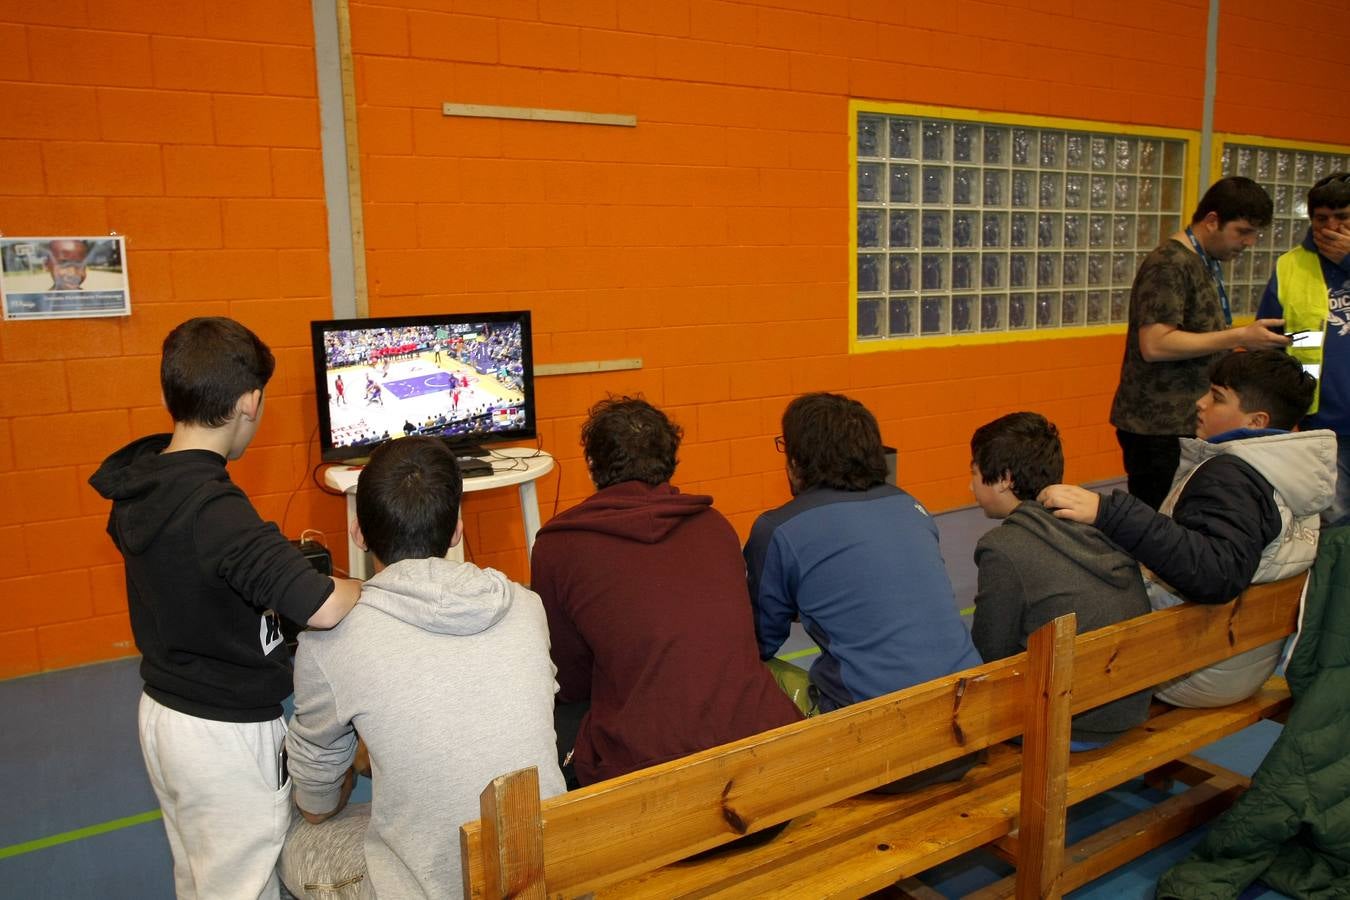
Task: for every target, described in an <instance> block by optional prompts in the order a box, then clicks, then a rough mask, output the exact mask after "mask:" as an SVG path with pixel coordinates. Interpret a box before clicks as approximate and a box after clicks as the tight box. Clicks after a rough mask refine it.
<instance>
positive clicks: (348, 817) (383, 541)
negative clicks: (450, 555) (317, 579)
mask: <svg viewBox="0 0 1350 900" xmlns="http://www.w3.org/2000/svg"><path fill="white" fill-rule="evenodd" d="M462 491H463V482H462V481H461V479H460V474H459V466H458V464H457V463H456V461H455V454H454V452H453V451H452V450H451V449H450V446H449V445H448V444H446V443H445V442H443V441H441V440H440V439H438V438H429V437H408V438H399V439H397V440H394V441H391V442H389V443H387V444H385V445H383V446H381V447H380V448H378V449H377V450H376V451H375V452H374V453H373V454H372V455H371V458H370V463H369V464H368V465H367V466H366V468H365V470H364V471H363V472H362V473H361V478H360V481H359V482H357V492H356V526H355V527H353V534H352V538H353V540H355V541H356V543H357V545H358V546H360V547H361V548H362V549H369V550H370V552H371V553H372V554H373V556H374V557H375V576H374V577H373V578H371V579H370V580H369V581H368V582H366V584H365V587H364V589H363V590H362V595H361V599H362V602H361V604H360V605H358V606H357V608H356V609H355V610H353V612H352V614H351V615H349V616H348V617H347V619H346V620H345V621H344V622H343V623H342V625H341V626H340V627H338V628H335V629H333V630H332V631H329V632H306V633H304V634H302V635H301V636H300V647H299V649H298V651H297V652H296V658H295V715H294V716H293V717H292V719H291V730H290V734H289V735H288V736H287V740H286V746H287V748H288V749H289V750H290V767H291V777H292V778H293V779H294V781H295V802H296V805H297V806H299V807H300V810H301V812H303V813H304V814H305V819H306V820H307V821H305V822H299V823H297V824H296V826H295V827H294V828H293V829H292V831H291V834H290V836H289V837H288V838H287V841H286V849H285V851H284V853H283V855H282V877H283V879H284V881H285V882H286V886H287V887H288V888H289V889H290V890H291V891H292V892H294V893H297V894H299V895H301V896H305V894H304V893H303V891H304V885H305V884H312V883H314V882H322V883H325V884H327V885H330V886H332V885H338V884H342V883H343V882H346V883H347V884H346V887H347V888H348V891H347V892H345V893H339V892H337V891H329V892H325V893H322V896H323V897H325V898H327V897H334V896H359V897H362V898H369V897H376V896H379V897H386V898H397V900H403V898H411V897H427V898H451V897H459V896H461V875H460V858H459V852H458V850H457V849H456V846H455V842H456V839H457V838H456V831H457V830H458V828H459V826H460V825H462V824H463V823H465V822H469V821H473V820H475V819H477V818H478V794H479V792H481V791H482V790H483V788H484V787H486V786H487V784H488V782H489V781H491V780H492V779H493V778H495V777H496V776H498V775H502V774H505V773H507V772H511V771H514V770H516V769H523V768H527V767H529V766H535V767H536V768H537V769H538V770H539V788H540V792H541V794H542V795H543V796H544V797H548V796H552V795H553V794H559V793H562V791H563V778H562V773H561V772H560V771H559V769H558V761H557V756H556V752H555V743H554V735H553V692H554V690H555V682H554V679H553V671H554V670H553V664H552V662H551V661H550V659H549V652H548V625H547V621H546V619H545V617H544V608H543V605H542V604H541V603H540V600H539V597H538V595H537V594H535V593H533V592H532V591H529V590H527V589H526V588H523V587H521V586H520V585H518V584H516V583H514V582H513V581H511V580H510V579H508V578H507V577H506V576H505V575H503V574H502V573H501V572H498V571H496V570H495V569H480V568H478V567H477V566H475V565H473V564H472V563H467V562H452V561H450V560H447V559H446V558H445V555H446V553H447V551H449V549H450V548H451V547H453V546H454V545H456V544H458V543H459V540H460V534H461V524H460V521H459V503H460V497H461V494H462ZM358 732H360V737H361V739H363V740H364V742H365V745H366V747H367V748H369V753H370V768H371V773H372V776H371V777H372V779H373V782H374V791H373V795H374V799H373V801H372V803H371V804H370V805H369V806H368V807H363V808H358V807H353V808H352V809H350V810H347V811H346V814H345V815H343V816H342V817H341V818H338V819H337V820H336V821H333V822H325V821H324V820H325V819H328V818H330V817H334V816H337V815H338V814H339V813H342V812H343V808H344V806H345V805H346V803H347V799H348V797H349V796H350V794H351V777H350V776H349V774H348V773H349V770H350V768H351V766H352V764H353V761H354V759H355V757H356V752H357V733H358ZM320 823H323V824H320ZM353 832H358V833H359V832H364V834H365V840H364V843H365V847H364V854H361V852H360V851H361V844H360V841H359V840H357V839H355V837H354V834H353ZM362 855H363V856H364V864H363V860H362ZM320 873H324V874H320ZM363 875H364V877H362V876H363ZM353 881H357V882H359V884H355V885H353V884H352V882H353ZM352 887H356V888H357V890H350V889H351V888H352ZM311 896H318V895H311Z"/></svg>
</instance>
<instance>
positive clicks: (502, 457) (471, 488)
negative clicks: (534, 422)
mask: <svg viewBox="0 0 1350 900" xmlns="http://www.w3.org/2000/svg"><path fill="white" fill-rule="evenodd" d="M485 459H486V461H488V462H490V463H492V469H493V472H492V474H491V475H479V476H477V477H474V478H465V479H464V493H466V494H471V493H474V492H476V491H490V490H492V489H493V488H504V487H510V486H511V485H516V486H517V487H518V489H519V491H520V521H521V524H522V525H523V526H524V527H525V555H526V556H527V557H528V556H529V554H530V553H531V552H532V551H533V550H534V536H535V534H537V533H538V532H539V498H538V495H537V494H536V492H535V489H534V483H535V481H536V480H537V479H539V478H541V477H542V476H544V475H547V474H548V473H549V472H551V471H553V457H552V456H551V455H549V454H548V453H545V452H544V451H543V450H536V449H534V448H533V447H504V448H501V449H493V450H490V451H488V455H487V456H486V457H485ZM360 475H361V467H360V466H342V465H337V466H329V467H328V469H327V471H325V472H324V475H323V480H324V483H325V484H327V485H328V486H329V487H331V488H333V489H334V490H338V491H342V492H343V493H344V494H346V495H347V559H348V563H347V567H348V569H349V572H350V574H351V577H353V578H361V579H365V578H369V577H370V575H371V568H370V557H369V554H367V553H365V552H364V551H363V550H362V549H361V548H360V547H358V546H356V544H355V542H354V541H352V537H351V524H352V522H354V521H356V480H357V478H359V477H360ZM449 558H450V559H454V560H463V559H464V543H463V542H462V541H461V542H460V543H459V544H458V545H457V546H455V547H451V548H450V553H449Z"/></svg>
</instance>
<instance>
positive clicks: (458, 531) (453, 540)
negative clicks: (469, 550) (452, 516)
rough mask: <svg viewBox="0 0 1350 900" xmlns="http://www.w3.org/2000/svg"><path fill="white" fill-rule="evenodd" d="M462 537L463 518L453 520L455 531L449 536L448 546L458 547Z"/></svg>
mask: <svg viewBox="0 0 1350 900" xmlns="http://www.w3.org/2000/svg"><path fill="white" fill-rule="evenodd" d="M463 539H464V520H463V519H462V518H461V519H457V520H455V533H454V534H453V535H452V536H451V537H450V546H451V547H458V546H459V542H460V541H461V540H463Z"/></svg>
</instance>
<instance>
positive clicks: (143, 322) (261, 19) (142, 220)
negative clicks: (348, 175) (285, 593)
mask: <svg viewBox="0 0 1350 900" xmlns="http://www.w3.org/2000/svg"><path fill="white" fill-rule="evenodd" d="M313 41H314V39H313V28H312V23H311V20H310V11H309V4H308V3H297V2H281V3H277V2H272V0H242V2H241V0H229V2H206V3H203V2H186V3H181V2H170V0H163V2H146V0H118V2H112V0H89V2H87V3H86V2H83V0H64V2H56V0H54V2H45V3H6V4H4V6H3V10H2V11H0V108H2V109H4V110H5V112H4V114H3V115H0V173H3V176H2V177H0V231H3V232H4V233H5V234H6V235H10V236H22V235H60V234H106V233H108V232H110V231H116V232H118V233H120V234H124V235H126V236H127V258H128V272H129V275H130V281H131V292H132V315H131V317H130V318H128V319H115V318H114V319H84V320H67V321H52V322H6V323H4V324H3V325H0V383H2V384H3V385H4V388H3V391H0V510H2V511H0V607H2V608H3V614H0V677H3V676H9V675H17V674H23V673H27V672H34V671H40V670H45V669H53V668H60V667H63V666H69V665H75V664H78V663H85V662H90V661H92V660H98V659H104V658H108V657H113V656H124V655H127V654H129V653H134V652H135V648H134V647H133V646H132V643H131V634H130V629H129V627H128V624H127V616H126V596H125V589H124V587H123V576H122V566H121V562H120V557H119V556H118V554H117V552H116V550H115V549H114V548H113V546H112V543H111V541H110V540H109V539H108V537H107V535H106V533H105V532H104V527H105V523H106V518H107V504H106V503H104V502H103V501H102V500H101V499H100V498H99V497H98V496H97V495H96V494H95V493H94V492H93V490H92V489H90V488H89V487H88V486H87V485H86V484H85V480H86V479H87V478H88V476H89V474H90V473H91V472H92V471H93V469H94V468H95V466H96V465H97V464H98V462H99V461H100V460H101V459H102V458H103V457H104V456H105V455H107V454H108V453H109V452H110V451H112V450H114V449H116V448H117V447H119V446H121V445H122V444H123V443H125V442H126V441H127V440H129V439H130V438H131V437H133V436H135V435H139V434H143V433H147V432H152V431H163V430H166V429H167V428H168V425H169V422H168V417H167V415H166V414H165V413H164V412H163V410H162V409H161V407H160V401H159V381H158V356H159V345H160V342H161V341H162V340H163V338H164V335H165V333H167V331H168V330H169V329H170V328H171V327H172V326H173V325H175V324H177V323H178V322H180V321H182V320H183V319H185V318H188V317H190V316H193V315H199V314H220V315H230V316H234V317H236V318H238V319H240V320H241V321H243V322H245V323H246V324H248V325H249V326H250V327H252V328H253V329H255V330H256V331H257V332H258V333H259V334H260V335H261V336H262V337H263V339H264V340H266V341H268V342H269V343H270V344H271V346H272V347H273V349H274V351H275V352H276V354H277V357H278V369H277V375H276V378H275V380H274V381H273V387H272V388H271V390H270V391H269V398H268V408H267V413H266V415H265V417H264V420H263V424H262V428H261V430H260V431H259V434H258V439H257V441H256V443H255V446H254V448H253V449H251V450H250V451H249V453H248V454H247V455H246V456H245V457H244V458H243V459H241V460H240V461H239V462H238V463H236V464H234V465H232V466H231V469H232V471H233V472H234V477H235V478H236V479H237V480H238V482H239V483H240V484H242V485H243V487H244V489H245V490H247V491H248V492H249V494H250V495H251V496H252V497H253V498H254V500H255V502H256V503H257V505H258V507H259V508H260V509H261V510H262V511H263V513H264V515H267V516H269V517H272V518H275V519H278V520H280V519H281V517H282V514H283V512H284V511H285V507H286V502H287V499H288V497H289V495H290V492H291V490H292V489H293V488H294V487H295V486H296V485H297V484H299V483H301V482H302V481H303V480H304V479H305V478H307V475H308V471H309V467H308V465H307V464H306V455H307V453H308V452H309V442H308V438H309V436H310V433H311V432H312V430H313V428H314V424H315V414H314V411H313V405H314V401H313V396H312V394H313V386H312V381H313V377H312V375H311V374H310V363H309V362H308V342H309V337H308V326H307V323H308V321H309V320H310V319H311V318H316V317H327V316H328V315H330V309H331V306H330V301H329V298H328V292H329V287H328V247H327V232H326V223H325V210H324V200H323V183H322V167H321V164H320V159H319V149H318V147H319V113H318V101H317V100H316V93H315V85H314V51H313ZM341 517H342V512H341V501H340V500H338V499H336V498H328V497H323V496H321V495H318V494H317V493H316V492H314V491H304V492H301V493H300V494H299V495H297V496H296V498H295V500H294V502H293V503H292V505H291V507H290V510H289V515H288V516H287V518H286V523H287V530H288V532H290V533H292V534H294V533H298V531H299V529H300V528H303V527H305V526H307V525H311V524H319V525H323V526H326V527H330V528H332V529H333V530H335V531H336V530H338V529H340V527H341Z"/></svg>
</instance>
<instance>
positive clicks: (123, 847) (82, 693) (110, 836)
mask: <svg viewBox="0 0 1350 900" xmlns="http://www.w3.org/2000/svg"><path fill="white" fill-rule="evenodd" d="M1099 487H1109V486H1099ZM937 520H938V525H939V528H940V530H941V534H942V548H943V555H944V557H945V558H946V562H947V568H948V571H949V572H950V574H951V579H952V585H953V587H954V589H955V594H956V600H957V604H958V605H959V606H960V607H962V608H965V607H969V606H970V604H971V599H972V597H973V596H974V593H975V567H974V564H973V562H972V560H971V552H972V550H973V548H974V546H975V542H976V541H977V540H979V538H980V536H981V535H982V534H984V532H985V531H987V530H988V529H989V528H990V527H992V526H993V525H994V524H995V523H993V522H991V521H989V520H987V519H985V518H984V516H983V515H982V514H981V513H980V511H979V509H977V508H971V509H963V510H956V511H953V512H949V513H944V514H941V515H939V516H937ZM812 647H813V645H812V644H811V642H810V640H809V639H807V638H806V637H805V636H804V635H802V634H801V632H800V629H797V630H796V631H795V632H794V635H793V637H792V639H791V640H790V641H789V643H788V644H787V645H786V646H785V647H784V648H783V654H784V655H791V654H793V653H799V654H802V655H800V656H798V657H797V659H796V661H797V662H799V663H800V664H802V665H809V664H810V660H811V656H810V653H809V651H810V650H811V649H812ZM136 666H137V660H134V659H127V660H119V661H116V662H110V663H102V664H98V665H92V666H85V667H82V668H78V669H70V670H66V671H62V672H51V673H48V674H44V675H36V676H32V677H28V678H18V679H14V680H11V681H5V682H0V710H3V711H4V724H3V726H0V773H3V781H0V788H2V789H3V791H4V794H5V795H6V797H5V802H4V803H3V808H4V811H3V813H0V898H24V900H86V898H87V900H110V898H112V900H119V898H128V900H130V898H136V900H161V898H165V900H167V898H171V897H172V896H173V878H172V873H171V869H172V861H171V859H170V856H169V848H168V843H167V841H166V839H165V837H164V828H163V825H162V824H161V822H160V820H159V818H158V813H157V807H156V802H155V796H154V793H153V792H152V791H151V789H150V785H149V782H148V781H147V780H146V776H145V771H144V769H143V767H142V763H141V756H140V748H139V746H138V744H137V739H136V725H135V723H136V703H137V699H138V696H139V694H140V688H141V682H140V678H139V676H138V675H137V672H136ZM1278 734H1279V726H1278V725H1275V724H1273V723H1269V722H1262V723H1259V724H1257V725H1255V726H1252V727H1251V728H1248V729H1247V730H1245V731H1243V732H1242V733H1240V734H1237V735H1234V736H1233V737H1230V738H1228V739H1226V740H1224V741H1221V742H1219V743H1218V744H1215V745H1213V746H1212V747H1210V748H1207V749H1206V750H1205V751H1203V752H1202V753H1201V754H1200V755H1201V756H1204V757H1206V758H1207V759H1210V760H1213V761H1214V762H1218V763H1220V764H1222V765H1225V766H1228V767H1229V768H1232V769H1235V770H1237V771H1239V772H1243V773H1245V774H1250V773H1251V772H1253V771H1254V770H1255V769H1256V767H1257V766H1258V765H1259V764H1260V762H1261V759H1262V758H1263V757H1264V756H1265V753H1266V750H1267V749H1268V748H1269V747H1270V745H1271V743H1272V742H1273V741H1274V740H1275V737H1276V736H1277V735H1278ZM369 784H370V783H369V782H368V781H365V780H362V783H361V785H360V787H358V793H357V795H356V798H355V799H358V800H361V799H369V791H370V787H369ZM1160 799H1161V795H1159V794H1157V793H1156V792H1153V791H1151V790H1150V789H1148V788H1145V787H1143V786H1142V785H1141V784H1137V783H1132V784H1129V785H1125V786H1123V787H1122V788H1121V789H1119V790H1116V791H1112V792H1110V793H1109V794H1106V795H1104V796H1102V797H1099V798H1097V799H1095V800H1092V801H1089V802H1087V803H1084V804H1080V805H1079V806H1077V807H1075V808H1074V809H1073V810H1072V812H1071V817H1070V823H1069V832H1070V838H1071V839H1076V838H1077V836H1079V835H1081V834H1083V833H1086V832H1089V831H1092V830H1095V829H1097V828H1100V827H1102V826H1104V825H1106V824H1109V823H1110V822H1113V821H1117V820H1119V819H1122V818H1124V817H1126V816H1128V815H1131V814H1133V813H1134V812H1136V811H1138V810H1139V809H1141V808H1144V807H1146V806H1147V805H1149V804H1151V803H1155V802H1157V801H1158V800H1160ZM1202 834H1203V830H1198V831H1194V832H1191V833H1190V834H1188V835H1186V836H1185V837H1183V838H1180V839H1178V840H1176V841H1173V842H1172V843H1171V844H1168V845H1167V846H1165V847H1162V848H1160V849H1159V850H1156V851H1154V852H1153V853H1150V854H1149V855H1147V856H1145V857H1142V858H1141V859H1139V860H1137V861H1135V862H1134V863H1132V864H1131V865H1128V866H1126V867H1124V868H1122V869H1118V870H1117V871H1115V872H1113V873H1111V874H1110V875H1107V876H1104V877H1103V878H1100V879H1098V880H1097V881H1094V882H1092V883H1091V884H1089V885H1087V886H1085V887H1083V888H1082V889H1080V890H1078V891H1075V892H1074V893H1073V894H1071V895H1070V896H1071V897H1074V898H1094V900H1097V898H1100V900H1106V898H1151V897H1152V896H1153V887H1154V884H1155V882H1156V881H1157V878H1158V875H1159V874H1161V873H1162V872H1163V871H1164V870H1165V869H1166V868H1167V867H1168V866H1170V865H1171V864H1172V863H1174V862H1177V861H1179V860H1181V859H1182V858H1184V857H1185V855H1186V853H1187V852H1188V851H1189V849H1190V848H1191V847H1192V846H1193V845H1194V844H1195V843H1196V842H1197V841H1198V840H1199V839H1200V836H1201V835H1202ZM444 839H445V840H447V841H452V840H455V839H456V838H455V836H454V835H446V836H445V838H444ZM1009 871H1010V870H1009V869H1008V868H1007V867H1006V866H1004V865H1003V864H1002V863H1000V862H999V861H998V860H996V859H995V858H994V857H992V856H990V855H988V854H983V853H973V854H967V855H966V856H964V857H962V858H961V859H960V860H957V861H955V862H953V863H950V864H948V865H945V866H942V867H940V868H939V869H936V870H934V871H932V872H929V873H927V875H925V876H924V881H926V882H927V883H929V884H930V885H932V886H933V887H935V888H936V889H938V890H939V891H941V892H942V893H944V894H946V895H948V896H956V895H961V894H966V893H969V892H970V891H972V890H976V889H978V888H979V887H982V886H984V885H986V884H988V883H990V882H992V881H993V880H995V879H997V878H1001V877H1003V876H1004V875H1006V874H1008V872H1009ZM1279 896H1280V895H1279V894H1276V893H1274V892H1272V891H1266V890H1263V889H1261V888H1260V887H1256V888H1253V889H1251V890H1249V891H1247V892H1246V893H1245V894H1244V895H1243V900H1252V898H1257V897H1263V898H1275V897H1279Z"/></svg>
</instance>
